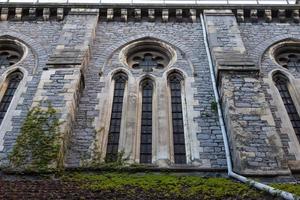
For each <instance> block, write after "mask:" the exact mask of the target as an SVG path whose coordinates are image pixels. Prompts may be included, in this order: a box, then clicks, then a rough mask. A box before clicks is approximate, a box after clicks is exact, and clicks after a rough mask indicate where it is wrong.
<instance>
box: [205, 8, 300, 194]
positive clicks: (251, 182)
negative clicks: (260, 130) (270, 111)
mask: <svg viewBox="0 0 300 200" xmlns="http://www.w3.org/2000/svg"><path fill="white" fill-rule="evenodd" d="M200 19H201V24H202V29H203V37H204V44H205V49H206V54H207V58H208V64H209V69H210V75H211V81H212V85H213V90H214V95H215V100H216V102H217V107H218V116H219V121H220V126H221V131H222V136H223V141H224V147H225V155H226V161H227V170H228V176H229V177H233V178H235V179H237V180H239V181H241V182H243V183H246V184H248V185H250V186H252V187H255V188H256V189H259V190H263V191H265V192H268V193H270V194H272V195H274V196H275V195H276V196H281V197H282V198H284V199H287V200H299V199H300V197H297V196H296V195H294V194H292V193H289V192H286V191H283V190H278V189H275V188H273V187H270V186H268V185H266V184H263V183H260V182H257V181H254V180H252V179H249V178H247V177H245V176H242V175H239V174H237V173H235V172H234V171H233V170H232V163H231V155H230V150H229V143H228V138H227V133H226V129H225V125H224V120H223V114H222V110H221V105H220V97H219V93H218V89H217V85H216V80H215V74H214V66H213V63H212V58H211V54H210V50H209V45H208V39H207V30H206V24H205V20H204V17H203V14H202V13H201V14H200Z"/></svg>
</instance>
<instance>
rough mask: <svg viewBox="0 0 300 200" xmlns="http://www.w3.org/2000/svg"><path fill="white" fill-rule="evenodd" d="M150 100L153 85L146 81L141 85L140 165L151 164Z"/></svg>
mask: <svg viewBox="0 0 300 200" xmlns="http://www.w3.org/2000/svg"><path fill="white" fill-rule="evenodd" d="M152 99H153V84H152V82H151V81H150V80H146V81H144V82H143V84H142V115H141V118H142V119H141V146H140V162H141V163H152Z"/></svg>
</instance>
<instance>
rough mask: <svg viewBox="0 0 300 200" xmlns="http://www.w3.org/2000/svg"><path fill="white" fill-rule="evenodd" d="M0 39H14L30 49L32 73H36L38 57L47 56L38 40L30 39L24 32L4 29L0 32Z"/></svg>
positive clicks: (38, 63)
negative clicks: (32, 61) (32, 58)
mask: <svg viewBox="0 0 300 200" xmlns="http://www.w3.org/2000/svg"><path fill="white" fill-rule="evenodd" d="M0 39H11V40H16V41H17V42H19V43H22V44H23V45H25V46H27V48H28V49H30V50H31V51H32V53H33V56H34V57H35V59H34V60H35V63H34V69H33V74H35V73H36V71H37V68H38V67H39V65H40V59H41V58H42V57H45V56H47V52H46V50H45V49H44V48H43V47H42V45H40V44H39V43H38V42H36V40H34V39H31V38H30V37H28V36H26V35H24V34H21V33H16V32H13V31H4V32H1V33H0ZM41 60H42V59H41Z"/></svg>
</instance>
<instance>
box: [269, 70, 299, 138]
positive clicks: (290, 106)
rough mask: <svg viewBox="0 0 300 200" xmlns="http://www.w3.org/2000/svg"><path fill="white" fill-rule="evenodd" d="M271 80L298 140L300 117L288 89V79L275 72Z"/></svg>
mask: <svg viewBox="0 0 300 200" xmlns="http://www.w3.org/2000/svg"><path fill="white" fill-rule="evenodd" d="M273 81H274V83H275V85H276V87H277V89H278V91H279V93H280V96H281V99H282V101H283V104H284V106H285V109H286V111H287V113H288V116H289V118H290V121H291V123H292V126H293V128H294V130H295V133H296V136H297V138H298V141H300V117H299V114H298V112H297V109H296V106H295V104H294V102H293V99H292V97H291V94H290V91H289V89H288V84H289V82H288V79H287V78H286V77H285V76H283V75H281V74H277V75H275V76H274V77H273Z"/></svg>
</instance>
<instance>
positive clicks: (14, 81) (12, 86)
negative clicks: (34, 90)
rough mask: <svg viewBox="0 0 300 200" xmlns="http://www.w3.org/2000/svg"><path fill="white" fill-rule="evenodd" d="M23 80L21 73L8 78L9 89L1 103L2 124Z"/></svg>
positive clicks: (0, 119) (0, 121) (0, 117)
mask: <svg viewBox="0 0 300 200" xmlns="http://www.w3.org/2000/svg"><path fill="white" fill-rule="evenodd" d="M22 79H23V74H22V73H21V72H19V71H17V72H13V73H12V74H10V75H9V76H8V83H7V88H6V91H5V93H4V95H3V97H2V99H1V101H0V124H1V123H2V121H3V119H4V116H5V114H6V112H7V110H8V107H9V105H10V103H11V101H12V99H13V97H14V94H15V92H16V90H17V88H18V86H19V83H20V82H21V80H22Z"/></svg>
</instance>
